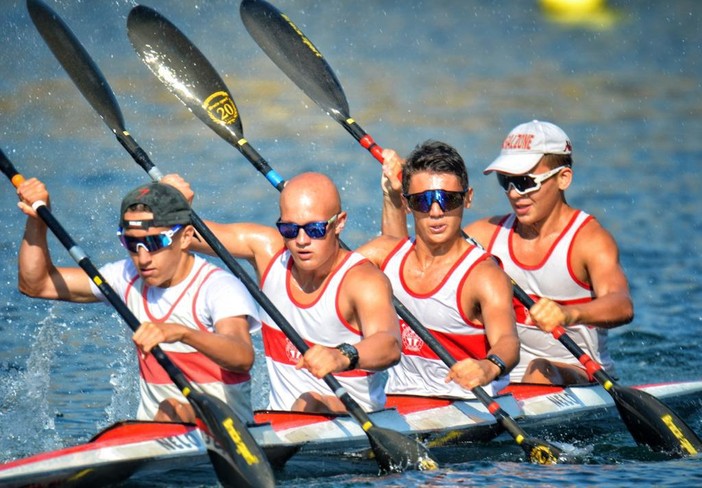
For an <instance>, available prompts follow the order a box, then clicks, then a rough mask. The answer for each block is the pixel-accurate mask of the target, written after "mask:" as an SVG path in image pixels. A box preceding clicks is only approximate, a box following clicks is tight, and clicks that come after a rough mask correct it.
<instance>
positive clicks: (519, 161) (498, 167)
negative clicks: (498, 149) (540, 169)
mask: <svg viewBox="0 0 702 488" xmlns="http://www.w3.org/2000/svg"><path fill="white" fill-rule="evenodd" d="M542 157H543V153H524V152H522V153H520V154H503V155H501V156H499V157H498V158H497V159H495V160H494V161H493V162H492V163H490V166H488V167H487V168H485V169H484V170H483V174H486V175H487V174H490V173H492V172H493V171H499V172H500V173H507V174H510V175H521V174H524V173H526V172H528V171H529V170H530V169H532V168H533V167H534V166H536V165H537V164H538V163H539V161H540V160H541V158H542Z"/></svg>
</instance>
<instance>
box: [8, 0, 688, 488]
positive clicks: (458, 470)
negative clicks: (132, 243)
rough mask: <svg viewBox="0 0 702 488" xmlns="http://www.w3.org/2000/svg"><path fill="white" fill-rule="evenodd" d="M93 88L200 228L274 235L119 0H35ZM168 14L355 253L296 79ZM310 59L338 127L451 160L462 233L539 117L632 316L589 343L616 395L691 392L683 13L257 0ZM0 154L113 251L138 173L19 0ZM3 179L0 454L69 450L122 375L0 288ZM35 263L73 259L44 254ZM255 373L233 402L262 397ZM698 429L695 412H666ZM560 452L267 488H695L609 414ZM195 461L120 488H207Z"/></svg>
mask: <svg viewBox="0 0 702 488" xmlns="http://www.w3.org/2000/svg"><path fill="white" fill-rule="evenodd" d="M49 3H50V5H51V6H52V7H53V8H54V9H55V10H57V11H58V12H59V14H60V15H61V16H62V18H63V19H64V20H65V21H66V22H67V23H68V24H69V25H70V26H71V28H72V29H73V30H74V32H75V33H76V35H77V36H78V38H79V39H81V41H82V42H83V43H84V45H85V46H86V48H87V49H88V51H89V52H90V53H91V55H92V56H93V58H94V59H95V60H96V62H97V64H98V65H99V66H100V68H101V69H102V71H103V72H104V74H105V76H106V77H107V79H108V81H109V83H110V85H111V86H112V88H113V89H114V91H115V93H116V96H117V100H118V102H119V105H120V107H121V109H122V112H123V114H124V118H125V124H126V127H127V129H128V130H129V131H130V132H131V134H132V135H133V136H134V138H135V139H136V140H137V141H138V142H139V143H140V144H141V146H142V147H143V148H144V149H145V150H146V151H147V152H148V153H149V154H150V156H151V158H152V159H153V161H154V162H155V163H156V164H157V166H159V168H161V170H162V171H164V172H178V173H181V174H183V175H184V176H185V177H187V178H188V179H189V180H190V181H191V182H192V184H193V186H194V188H195V189H196V190H197V192H198V194H197V197H196V201H195V204H194V206H195V208H196V210H197V211H198V213H199V214H200V215H201V216H203V217H205V218H212V219H215V220H222V221H235V220H241V221H257V222H268V223H273V222H274V221H275V219H276V218H277V207H276V204H275V201H276V198H277V191H276V190H275V189H273V188H272V187H271V186H270V185H269V184H268V183H267V181H266V180H265V179H264V178H263V177H261V176H260V175H259V174H257V172H256V171H255V170H254V169H253V168H252V167H251V166H250V164H249V163H248V162H247V161H246V160H245V159H244V158H243V156H241V155H240V154H239V153H238V151H236V149H234V148H233V147H232V146H230V145H229V144H228V143H226V142H224V141H223V140H221V139H219V138H218V137H217V136H216V135H215V134H214V133H212V132H211V131H210V130H209V129H208V128H207V127H205V126H204V125H203V124H202V123H201V122H200V121H199V120H198V119H196V118H195V117H193V116H192V115H191V114H190V113H189V112H188V111H187V110H186V109H185V108H184V107H183V106H182V105H181V104H180V103H179V102H178V101H177V100H176V99H175V98H174V97H173V96H172V95H171V94H170V93H168V92H167V90H166V89H165V88H164V87H163V86H162V85H161V84H160V83H159V82H158V81H157V80H156V78H154V77H153V75H152V74H151V73H150V72H149V71H148V69H147V68H146V67H145V66H144V65H143V64H142V63H141V61H140V60H139V58H138V57H137V55H136V54H135V53H134V51H133V49H132V47H131V44H130V43H129V41H128V39H127V36H126V16H127V14H128V13H129V10H130V8H131V7H132V6H133V5H135V3H133V2H131V1H128V0H112V1H109V2H108V1H105V0H103V1H95V2H93V1H90V2H89V1H87V0H85V1H79V2H76V1H72V0H71V1H69V0H58V1H51V2H49ZM147 4H148V5H149V6H152V7H154V8H156V9H157V10H159V11H160V12H161V13H163V14H164V15H166V16H167V17H168V18H169V19H170V20H172V21H173V22H174V23H175V24H176V25H178V26H179V27H180V28H181V29H182V30H183V31H184V32H185V33H186V34H187V35H188V36H189V37H190V38H191V39H192V40H193V41H194V42H195V43H196V44H197V45H198V46H199V47H200V49H201V50H202V51H203V53H204V54H205V55H206V56H207V58H208V59H209V60H210V61H211V62H212V64H213V65H214V66H215V67H216V68H217V69H218V71H219V72H220V73H221V74H222V76H223V77H224V79H225V81H226V83H227V85H228V86H229V88H230V91H231V93H232V95H233V96H234V99H235V101H236V103H237V105H238V108H239V110H240V115H241V120H242V122H243V125H244V132H245V135H246V137H247V139H248V140H249V142H250V143H251V144H252V145H253V146H254V147H255V148H257V149H258V150H259V152H260V153H261V154H262V155H263V156H264V157H265V158H266V159H267V160H268V162H269V163H270V164H271V165H272V166H273V167H274V168H275V169H276V170H277V171H278V172H279V173H281V174H282V175H283V176H284V177H286V178H287V177H289V176H291V175H294V174H296V173H299V172H301V171H306V170H321V171H324V172H327V173H328V174H330V175H331V176H332V177H333V178H334V180H335V181H336V182H337V183H338V185H339V186H340V188H341V190H342V196H343V199H344V206H345V208H346V209H347V210H348V211H349V213H350V216H351V219H350V222H349V225H347V227H346V230H345V233H344V240H345V242H347V243H348V244H350V245H352V246H355V245H359V244H361V243H363V242H365V241H366V240H368V239H370V238H371V237H373V236H374V235H375V234H376V233H377V231H378V229H379V217H380V206H379V201H380V191H379V189H378V188H379V185H378V182H379V171H378V169H379V166H378V164H377V162H375V161H374V160H373V159H372V158H371V157H370V155H369V154H367V153H366V152H365V151H364V150H363V149H362V148H360V147H359V146H358V145H357V144H356V142H355V141H354V140H353V139H352V138H351V137H350V136H349V135H348V134H347V133H346V132H345V131H344V130H343V129H342V128H341V127H340V126H339V125H338V124H337V123H336V122H334V121H333V120H332V119H331V118H329V117H327V116H326V115H325V114H324V113H322V111H321V110H319V108H318V107H317V106H316V105H315V104H314V103H313V102H311V101H310V100H309V99H308V98H306V96H305V95H304V94H303V93H302V92H301V91H299V90H298V89H297V87H295V86H294V85H293V84H292V83H291V82H290V81H288V80H287V79H286V78H285V76H284V75H283V74H282V73H281V72H279V71H278V70H277V68H276V67H275V66H274V65H273V64H272V63H271V62H270V61H269V60H268V58H267V57H266V56H265V55H264V54H263V52H262V51H261V50H260V49H259V48H258V46H257V45H256V44H255V43H254V42H253V41H252V40H251V39H250V38H249V37H248V34H247V32H246V31H245V29H244V28H243V26H242V24H241V21H240V20H239V16H238V2H236V1H224V0H213V1H207V2H206V1H199V2H197V1H188V2H170V1H167V0H152V1H150V2H148V3H147ZM276 4H277V5H278V6H279V7H280V8H281V9H282V10H283V11H285V12H286V13H287V14H288V15H289V16H290V17H291V18H292V19H293V20H294V21H296V23H297V24H298V25H299V26H300V28H301V29H302V30H303V31H304V32H305V33H306V34H307V35H308V37H309V38H310V39H311V40H312V41H313V42H314V43H315V44H316V45H317V47H318V48H319V49H320V51H321V52H322V53H323V54H324V55H325V57H326V58H327V60H328V61H329V63H330V64H331V66H332V67H333V68H334V69H335V71H336V74H337V77H338V78H339V80H340V81H341V83H342V84H343V86H344V89H345V92H346V95H347V97H348V99H349V105H350V108H351V115H352V116H353V117H354V118H355V119H356V120H357V121H358V123H359V124H360V125H361V126H363V127H364V128H365V129H366V130H367V131H368V132H369V133H371V134H372V135H373V136H374V137H375V139H376V140H377V141H378V143H379V144H380V145H381V146H386V147H393V148H396V149H397V150H398V151H400V152H401V153H407V152H409V151H410V150H411V149H412V147H414V145H415V144H417V143H419V142H421V141H422V140H424V139H427V138H435V139H440V140H444V141H446V142H449V143H450V144H453V145H454V146H456V147H457V148H458V149H459V151H460V152H461V153H462V154H463V155H464V157H465V159H466V162H467V164H468V167H469V171H470V173H471V184H472V186H473V187H474V188H475V200H474V204H473V208H472V209H471V210H470V211H469V212H468V213H467V215H466V217H465V218H466V222H468V221H469V220H471V219H474V218H479V217H483V216H487V215H492V214H496V213H501V212H506V211H507V210H508V205H507V202H506V199H505V198H504V196H503V195H502V193H501V192H500V191H498V186H497V184H496V182H495V181H494V179H493V178H488V177H486V176H483V175H482V174H481V170H482V168H483V167H485V166H486V164H487V163H489V161H490V160H491V158H493V157H494V156H495V155H496V154H497V151H498V148H499V145H500V143H501V141H502V139H503V137H504V136H505V134H506V133H507V132H508V131H509V130H510V129H511V128H512V127H513V126H515V125H517V124H518V123H521V122H523V121H526V120H529V119H532V118H541V119H545V120H551V121H553V122H556V123H557V124H559V125H560V126H561V127H563V128H564V129H565V131H566V132H567V133H568V134H569V136H570V137H571V139H572V141H573V145H574V148H575V153H574V157H575V182H574V184H573V186H572V187H571V189H569V191H568V199H569V201H570V203H572V204H573V205H574V206H576V207H580V208H583V209H586V210H587V211H589V212H590V213H592V214H594V215H595V216H596V217H597V218H598V219H599V220H600V221H601V222H602V223H603V224H604V225H605V226H606V227H607V228H608V229H609V230H610V231H611V232H612V233H613V235H614V236H615V238H616V239H617V240H618V242H619V244H620V247H621V261H622V265H623V266H624V269H625V271H626V273H627V275H628V276H629V279H630V284H631V290H632V294H633V297H634V301H635V306H636V319H635V321H634V322H633V323H632V324H630V325H628V326H626V327H622V328H620V329H616V330H614V331H613V332H612V334H611V335H612V349H613V355H614V357H615V360H616V361H617V364H618V369H619V374H620V377H621V381H622V383H625V384H635V383H643V382H659V381H670V380H684V379H698V378H699V377H700V372H699V371H700V368H701V367H702V346H701V345H700V340H699V337H700V330H701V329H702V324H701V321H702V279H701V278H700V276H702V261H701V260H700V258H699V251H700V247H702V217H700V215H701V214H700V212H699V208H700V204H702V197H700V191H699V189H700V187H702V177H701V176H700V172H699V164H700V159H702V138H701V137H700V134H702V102H700V100H702V88H701V86H700V80H702V56H700V51H701V48H702V45H701V44H702V29H701V28H700V25H702V24H701V19H700V17H701V16H702V3H699V2H697V1H696V0H679V1H672V0H671V1H656V2H643V1H617V2H615V1H610V2H609V5H610V7H611V8H612V9H613V10H615V11H616V14H617V18H616V19H615V21H614V22H613V24H612V25H611V26H609V27H602V26H601V25H600V26H598V25H597V23H595V24H593V23H587V24H583V25H565V24H562V23H558V22H555V21H553V20H551V19H549V18H547V17H546V16H545V15H544V13H543V12H542V11H541V9H540V8H539V6H538V3H537V2H536V0H534V1H527V0H522V1H520V2H514V1H510V0H501V1H493V2H481V1H477V0H475V1H467V0H453V1H448V0H446V1H442V2H431V1H425V2H409V1H391V0H386V1H383V2H374V1H370V0H359V1H355V2H343V3H342V2H323V1H312V0H304V1H302V0H301V1H293V0H287V1H283V0H280V1H279V2H277V3H276ZM0 22H1V25H2V29H1V30H0V32H1V34H0V40H1V41H2V46H3V49H2V50H0V67H1V69H2V76H1V77H0V113H1V114H2V116H1V117H0V134H1V135H2V139H1V140H0V146H1V147H2V149H3V151H5V153H6V154H7V155H8V156H9V157H10V159H11V160H12V161H13V162H14V164H15V165H16V166H17V168H18V170H19V171H21V172H22V173H23V174H25V175H26V176H37V177H39V178H41V179H43V180H44V181H45V182H46V183H47V185H48V187H49V189H50V191H51V195H52V204H53V210H54V213H55V215H56V217H57V218H58V219H59V220H60V221H61V223H62V224H63V225H64V227H66V229H68V231H69V232H70V233H71V235H72V236H73V238H74V239H75V240H76V241H78V242H79V244H80V245H81V246H82V247H83V248H84V249H85V250H86V251H87V252H88V254H89V255H90V256H91V258H92V259H93V261H94V262H95V263H96V264H98V265H100V264H103V263H106V262H109V261H111V260H115V259H119V258H121V257H122V256H123V250H122V249H121V248H120V247H119V245H118V243H117V240H116V239H115V235H114V232H115V227H116V223H117V212H118V210H117V205H118V203H119V201H120V198H121V197H122V195H123V194H124V193H125V192H126V191H128V190H129V189H130V188H132V187H134V186H136V185H138V184H140V183H143V182H145V181H148V177H147V175H146V174H145V173H144V172H143V171H142V170H141V169H140V168H139V167H138V166H137V165H135V164H134V162H133V161H132V160H131V159H130V157H129V156H128V155H127V153H126V152H125V151H124V150H123V149H122V147H121V146H120V145H119V144H118V143H117V141H116V140H115V139H114V137H113V135H112V134H111V133H110V132H109V130H108V129H107V126H106V125H105V124H104V123H103V122H102V120H101V119H100V118H99V117H98V116H97V115H96V114H95V112H94V111H93V110H92V108H91V107H90V106H89V105H88V103H87V102H86V101H85V100H84V99H83V98H82V96H81V95H80V93H79V92H78V90H77V89H76V87H75V86H74V85H73V84H72V82H71V81H70V79H69V78H68V77H67V76H66V74H65V72H64V71H63V70H62V68H61V67H60V66H59V64H58V63H57V62H56V60H55V59H54V58H53V56H52V54H51V53H50V51H49V50H48V48H47V47H46V45H45V44H44V43H43V41H42V39H41V38H40V36H39V34H38V33H37V31H36V29H35V28H34V26H33V24H32V23H31V21H30V19H29V16H28V14H27V12H26V8H25V4H24V2H21V1H14V0H3V2H2V9H1V10H0ZM15 204H16V196H15V195H14V191H13V188H12V186H11V185H10V183H9V182H7V183H6V186H5V190H4V191H0V208H4V209H5V211H4V213H3V218H2V221H1V223H0V230H1V232H0V334H1V337H2V340H1V342H0V461H7V460H12V459H16V458H19V457H22V456H26V455H30V454H34V453H37V452H40V451H44V450H47V449H55V448H59V447H63V446H70V445H73V444H76V443H79V442H83V441H86V440H87V439H89V438H90V437H91V436H92V435H93V434H94V433H95V432H96V431H97V430H99V429H100V428H103V427H105V426H107V425H109V424H111V423H113V422H114V421H117V420H120V419H124V418H129V417H131V416H133V414H134V411H135V408H136V391H135V386H136V370H135V368H136V364H135V360H134V357H133V351H132V348H131V347H132V346H131V343H130V341H129V332H128V329H127V327H126V326H125V325H124V324H123V323H122V322H121V320H120V319H119V317H118V316H117V315H116V314H115V313H114V312H113V311H112V309H110V308H109V307H106V306H100V305H88V306H80V305H75V304H65V303H51V302H45V301H40V300H31V299H28V298H26V297H23V296H22V295H20V294H19V293H18V292H17V290H16V253H17V248H18V245H19V242H20V239H21V234H22V229H23V226H24V218H23V216H22V215H21V214H20V213H19V212H18V211H17V210H16V208H15ZM51 248H52V255H53V257H54V259H55V261H56V262H57V263H59V264H63V265H72V264H73V262H72V261H71V260H70V258H69V257H68V255H67V253H66V252H65V250H64V249H63V248H62V247H61V246H60V244H59V243H58V242H57V241H55V240H52V241H51ZM256 341H257V347H258V348H259V362H258V363H259V365H257V366H256V369H255V374H254V381H255V382H256V388H255V391H256V394H255V397H254V404H255V406H257V407H261V406H263V404H264V402H265V395H266V388H267V383H266V378H265V374H264V373H263V371H262V370H261V368H260V359H261V357H260V339H259V338H256ZM687 420H688V422H689V423H690V425H691V426H692V427H693V428H694V429H695V430H696V431H697V432H698V433H702V418H701V417H700V414H699V411H697V412H692V413H691V414H690V415H689V416H688V417H687ZM600 427H601V428H602V430H603V431H604V432H607V431H611V433H605V434H603V435H601V436H598V437H595V438H590V439H585V440H579V441H578V442H577V443H576V447H577V448H578V449H581V450H583V452H584V455H583V459H582V462H579V463H577V464H574V465H565V466H555V467H553V466H551V467H544V466H533V465H529V464H527V463H525V462H523V459H522V453H521V450H520V449H519V448H518V447H515V446H513V445H512V443H510V442H509V441H506V442H498V443H493V444H491V445H489V446H484V447H481V448H477V449H476V448H471V449H456V450H455V451H453V452H450V456H449V457H450V459H451V462H449V463H447V464H445V465H444V466H443V467H442V469H441V470H439V471H437V472H432V473H416V472H411V473H404V474H400V475H393V476H387V477H383V478H377V477H376V476H375V468H374V466H373V465H372V464H369V463H359V462H354V461H352V460H345V459H337V458H328V459H327V458H314V459H309V458H308V459H299V460H295V459H293V461H291V463H290V465H289V466H288V468H287V469H286V471H285V472H283V473H281V474H280V475H279V479H280V483H281V484H282V485H284V486H303V485H304V486H320V487H321V486H329V487H331V486H349V487H362V486H370V485H371V484H373V485H381V486H388V487H391V486H392V487H394V486H473V485H480V486H512V485H520V486H522V485H525V484H526V485H537V484H538V485H543V486H622V485H632V484H635V483H642V484H646V485H657V486H665V485H676V486H685V485H687V486H695V485H697V486H699V485H700V484H701V483H702V469H701V468H702V465H700V459H698V458H694V459H682V460H666V459H660V458H658V457H656V456H651V455H650V453H648V452H646V450H645V449H643V448H639V447H636V446H635V444H634V443H633V441H632V440H631V438H630V437H629V435H628V434H627V432H626V431H625V430H623V429H622V428H621V424H620V423H619V422H616V421H613V422H610V423H608V424H607V425H601V426H600ZM215 483H216V481H215V479H214V477H213V476H212V474H211V472H210V471H209V470H208V469H206V468H203V469H202V470H197V471H195V472H194V473H190V472H188V473H172V474H169V475H168V476H161V477H158V478H156V479H150V480H147V481H146V482H144V484H137V485H135V486H154V485H159V486H194V485H197V486H213V485H214V484H215Z"/></svg>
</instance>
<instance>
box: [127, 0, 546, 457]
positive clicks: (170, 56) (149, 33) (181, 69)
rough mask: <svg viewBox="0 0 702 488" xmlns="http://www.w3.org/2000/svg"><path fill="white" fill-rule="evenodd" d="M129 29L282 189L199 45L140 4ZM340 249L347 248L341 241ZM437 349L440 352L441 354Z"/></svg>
mask: <svg viewBox="0 0 702 488" xmlns="http://www.w3.org/2000/svg"><path fill="white" fill-rule="evenodd" d="M128 27H129V37H130V40H131V41H132V44H133V45H134V47H135V49H136V51H137V54H139V56H140V57H141V58H142V60H143V61H144V63H145V64H146V65H147V66H148V67H149V68H150V69H151V71H152V72H153V73H154V74H155V75H156V77H157V78H158V79H159V80H161V82H162V83H163V84H164V85H166V87H168V89H169V90H170V91H171V92H173V93H174V94H175V95H176V96H177V97H178V99H180V101H181V102H183V104H185V106H186V107H188V109H190V111H191V112H193V113H194V114H195V115H196V116H197V117H198V118H199V119H200V120H201V121H202V122H204V123H205V124H206V125H207V126H208V127H210V129H212V130H213V131H214V132H215V133H216V134H217V135H219V136H220V137H222V138H223V139H224V140H225V141H227V142H229V143H230V144H231V145H233V146H234V147H236V148H237V149H238V150H239V151H240V152H241V153H242V154H243V155H244V156H245V157H246V158H247V159H248V160H249V162H251V164H252V165H253V166H254V167H255V168H256V169H258V171H259V172H261V173H262V174H263V175H264V176H265V177H266V179H267V180H268V181H269V182H270V183H271V184H272V185H273V186H274V187H276V188H277V189H278V190H282V188H283V185H284V180H283V178H282V177H281V176H280V175H279V174H278V173H277V172H276V171H275V170H273V169H272V168H271V167H270V165H269V164H268V163H267V162H266V161H265V159H263V157H262V156H261V155H260V154H259V153H258V152H256V150H255V149H254V148H253V147H252V146H251V145H250V144H249V142H248V141H247V140H246V138H245V137H244V134H243V127H242V123H241V117H240V113H239V110H238V109H237V107H236V104H235V102H234V99H233V97H232V96H231V94H230V93H229V90H228V88H227V86H226V85H225V84H224V81H222V79H221V77H220V76H219V75H218V74H217V72H216V70H215V69H214V68H213V67H212V65H211V64H210V62H209V61H208V60H207V58H205V56H204V55H203V54H202V53H201V52H200V51H199V50H198V49H197V47H195V46H194V45H193V44H192V43H191V42H190V40H188V39H187V38H186V37H185V36H184V35H183V34H182V33H181V32H180V31H179V30H178V29H177V28H176V27H175V26H173V25H172V24H171V23H170V22H168V21H167V20H166V19H164V18H163V17H162V16H161V15H160V14H158V13H157V12H155V11H153V10H152V9H148V8H146V7H143V6H139V7H135V8H134V9H133V10H132V12H131V13H130V15H129V19H128ZM341 245H342V246H343V247H344V248H345V249H348V246H346V245H345V244H344V243H343V242H342V243H341ZM393 305H394V306H395V309H396V310H397V312H398V314H399V315H400V317H402V318H403V320H405V322H406V323H407V324H408V325H409V326H410V327H411V328H412V329H413V330H414V331H415V332H416V333H417V334H418V335H419V336H420V337H421V338H422V339H424V340H425V342H426V343H428V344H429V345H430V346H432V347H433V348H434V350H435V352H437V354H439V356H440V357H441V358H442V360H444V362H445V363H446V364H447V365H448V366H449V367H450V366H451V365H453V364H454V363H455V359H454V358H453V357H451V356H450V355H449V354H448V352H447V351H446V350H445V349H444V348H443V346H441V344H440V343H439V342H438V341H436V339H435V338H434V337H433V336H432V335H431V333H430V332H429V331H428V330H427V329H426V328H425V327H424V326H423V325H422V324H421V323H419V321H418V320H417V319H416V318H415V317H414V316H412V314H411V313H410V311H409V310H408V309H407V308H406V307H405V306H404V305H403V304H402V303H401V302H400V301H399V300H397V299H396V298H394V297H393ZM439 351H443V354H441V353H440V352H439ZM472 392H473V393H474V394H475V396H476V397H477V398H478V399H479V400H480V401H481V402H482V403H483V404H484V405H485V406H486V407H487V408H488V410H489V411H490V412H491V413H492V414H493V415H494V416H495V418H496V419H497V420H498V422H499V424H500V425H501V426H502V427H503V428H504V429H505V430H507V431H508V432H509V433H510V435H512V436H513V437H514V439H515V440H516V442H517V444H519V445H520V446H521V447H522V448H523V449H524V451H525V452H526V453H527V456H528V458H529V460H531V461H532V462H535V463H540V464H551V463H554V462H556V461H557V460H558V458H559V456H560V450H559V449H558V448H556V447H555V446H552V445H550V444H548V443H546V442H545V441H541V440H538V439H535V438H533V437H530V436H528V435H527V434H526V433H525V432H524V431H523V430H522V429H521V427H519V425H518V424H517V423H516V422H515V421H514V419H512V418H511V416H510V415H509V414H508V413H507V412H505V411H504V410H503V409H502V408H501V407H500V405H499V404H498V403H497V402H496V401H494V400H493V399H492V398H491V397H490V396H489V395H488V394H487V392H486V391H485V390H484V389H483V388H482V387H477V388H474V389H473V390H472Z"/></svg>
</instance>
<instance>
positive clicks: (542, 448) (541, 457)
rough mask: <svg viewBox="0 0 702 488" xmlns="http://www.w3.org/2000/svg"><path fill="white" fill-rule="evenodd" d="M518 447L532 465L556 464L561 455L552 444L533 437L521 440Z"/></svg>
mask: <svg viewBox="0 0 702 488" xmlns="http://www.w3.org/2000/svg"><path fill="white" fill-rule="evenodd" d="M519 445H520V447H521V448H522V449H523V450H524V452H525V453H526V455H527V458H528V460H529V462H531V463H533V464H557V463H558V461H559V459H560V457H561V454H562V452H561V450H560V449H558V448H557V447H556V446H554V445H553V444H549V443H548V442H546V441H542V440H541V439H537V438H534V437H527V438H526V439H523V440H522V441H521V443H520V444H519Z"/></svg>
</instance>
